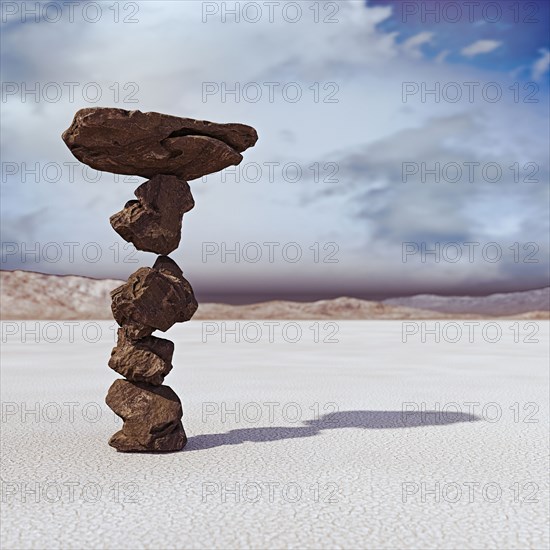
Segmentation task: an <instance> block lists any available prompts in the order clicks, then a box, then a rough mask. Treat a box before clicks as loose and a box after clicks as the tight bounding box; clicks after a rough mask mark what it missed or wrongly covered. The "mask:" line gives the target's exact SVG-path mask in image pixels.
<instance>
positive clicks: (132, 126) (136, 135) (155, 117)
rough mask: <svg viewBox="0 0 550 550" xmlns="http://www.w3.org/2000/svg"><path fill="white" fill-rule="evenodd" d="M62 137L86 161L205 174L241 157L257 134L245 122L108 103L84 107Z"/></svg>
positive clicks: (122, 168) (148, 172) (139, 172)
mask: <svg viewBox="0 0 550 550" xmlns="http://www.w3.org/2000/svg"><path fill="white" fill-rule="evenodd" d="M62 138H63V141H64V142H65V144H66V145H67V147H68V148H69V149H70V150H71V152H72V153H73V155H74V156H75V157H76V158H77V159H78V160H79V161H81V162H83V163H84V164H87V165H88V166H91V167H92V168H95V169H96V170H102V171H105V172H113V173H115V174H127V175H135V176H142V177H144V178H150V177H153V176H155V175H157V174H171V175H174V176H179V177H181V178H183V179H185V180H192V179H196V178H200V177H202V176H205V175H207V174H211V173H212V172H217V171H219V170H222V169H223V168H227V167H228V166H232V165H237V164H239V163H240V162H241V160H242V156H241V154H240V153H241V152H242V151H244V150H245V149H248V148H249V147H252V146H253V145H254V144H255V143H256V141H257V139H258V135H257V133H256V130H254V128H252V127H250V126H246V125H244V124H216V123H214V122H207V121H204V120H194V119H191V118H180V117H176V116H171V115H165V114H161V113H155V112H150V113H142V112H141V111H126V110H124V109H114V108H108V107H92V108H87V109H80V110H79V111H77V113H76V114H75V116H74V119H73V122H72V123H71V125H70V127H69V128H68V129H67V130H65V132H63V135H62Z"/></svg>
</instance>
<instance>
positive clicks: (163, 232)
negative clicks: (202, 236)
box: [110, 175, 195, 254]
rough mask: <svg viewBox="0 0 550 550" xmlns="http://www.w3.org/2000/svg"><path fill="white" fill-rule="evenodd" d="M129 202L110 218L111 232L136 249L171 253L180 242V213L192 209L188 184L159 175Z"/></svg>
mask: <svg viewBox="0 0 550 550" xmlns="http://www.w3.org/2000/svg"><path fill="white" fill-rule="evenodd" d="M134 194H135V196H136V197H137V198H138V200H137V201H129V202H127V203H126V205H125V207H124V209H123V210H121V211H120V212H117V213H116V214H113V215H112V216H111V218H110V221H111V225H112V226H113V229H114V230H115V231H116V232H117V233H118V234H119V235H120V236H121V237H122V238H123V239H124V240H126V241H128V242H130V243H133V244H134V246H135V247H136V248H137V249H138V250H144V251H146V252H154V253H155V254H170V252H172V251H174V250H176V248H177V247H178V245H179V243H180V239H181V221H182V217H183V214H184V213H185V212H188V211H189V210H191V209H192V208H193V206H195V201H194V200H193V196H192V195H191V190H190V189H189V185H188V184H187V182H186V181H185V180H182V179H180V178H177V177H176V176H165V175H158V176H154V177H153V178H151V179H150V180H149V181H146V182H145V183H143V184H141V185H140V186H139V187H138V188H137V189H136V190H135V193H134Z"/></svg>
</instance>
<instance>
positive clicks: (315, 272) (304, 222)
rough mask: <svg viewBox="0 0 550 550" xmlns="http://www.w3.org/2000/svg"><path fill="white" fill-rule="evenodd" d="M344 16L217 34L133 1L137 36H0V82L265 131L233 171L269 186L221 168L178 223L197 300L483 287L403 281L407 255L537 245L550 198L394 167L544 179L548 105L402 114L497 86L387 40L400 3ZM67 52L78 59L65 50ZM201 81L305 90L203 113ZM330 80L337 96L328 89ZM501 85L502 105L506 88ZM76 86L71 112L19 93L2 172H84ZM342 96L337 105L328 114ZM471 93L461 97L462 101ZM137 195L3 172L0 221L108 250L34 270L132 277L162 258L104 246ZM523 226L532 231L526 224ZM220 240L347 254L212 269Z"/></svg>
mask: <svg viewBox="0 0 550 550" xmlns="http://www.w3.org/2000/svg"><path fill="white" fill-rule="evenodd" d="M334 4H335V3H334V2H326V3H324V4H319V10H320V14H321V16H323V15H328V14H329V13H331V9H332V8H333V7H334ZM241 5H244V3H241ZM337 5H338V12H337V14H336V15H335V17H336V18H337V19H338V23H334V24H331V23H327V24H322V23H319V22H317V23H315V22H314V21H313V11H312V10H309V9H307V8H306V7H304V8H303V14H304V16H303V18H302V20H301V21H300V22H298V23H296V24H288V23H287V22H285V21H284V20H282V18H281V17H277V18H276V20H275V21H274V22H273V23H270V22H269V21H268V20H267V18H266V17H264V18H263V19H262V21H260V22H259V23H257V24H250V23H246V22H243V21H241V23H238V24H237V23H235V22H233V21H231V20H229V21H228V22H226V23H223V22H222V21H220V20H219V19H220V16H219V15H218V16H217V18H216V17H213V18H211V20H209V21H208V23H203V22H202V19H201V16H202V14H201V3H200V2H154V3H153V2H144V3H140V4H139V7H140V10H139V13H138V15H137V17H138V18H139V20H140V22H139V24H135V25H131V24H126V25H124V24H118V25H116V24H108V22H107V21H102V23H101V24H92V25H90V24H86V23H83V22H80V23H78V22H75V23H72V24H54V25H49V26H48V25H44V24H38V25H35V24H28V25H15V26H13V27H12V28H10V29H9V32H6V33H3V36H2V46H3V48H2V51H3V52H4V54H3V55H6V54H5V52H6V51H10V56H9V57H8V58H7V62H6V63H3V67H2V69H3V76H4V79H5V80H15V81H17V80H23V81H26V82H29V83H31V84H32V83H35V82H49V81H57V82H61V83H63V82H73V81H77V82H80V83H86V82H91V81H94V82H98V83H99V84H100V86H101V88H102V90H103V93H104V97H103V98H102V101H101V102H99V103H98V105H101V106H107V105H112V106H118V107H121V108H128V109H135V108H137V109H140V110H142V111H148V110H155V111H161V112H167V113H171V114H176V115H181V116H190V117H196V118H204V119H207V120H215V121H219V122H224V121H227V122H237V121H238V122H243V123H247V124H251V125H253V126H255V127H256V128H257V129H258V133H259V136H260V139H259V141H258V143H257V145H256V146H255V147H254V148H253V149H250V150H248V151H246V152H245V154H244V161H243V165H241V166H242V167H245V166H246V165H249V164H252V163H258V164H259V165H260V166H263V167H264V171H263V177H262V179H261V180H260V181H258V182H255V181H247V180H246V178H243V177H242V173H243V172H240V170H241V169H240V168H239V169H237V173H241V179H240V180H239V181H236V177H235V171H234V170H227V171H225V173H224V176H222V175H221V174H214V175H212V176H209V177H208V179H207V181H205V182H203V181H196V182H192V184H191V186H192V189H193V194H194V196H195V199H196V207H195V209H194V210H193V211H191V212H190V213H189V214H188V215H187V214H186V217H185V219H184V227H183V238H182V244H181V247H180V249H179V250H178V251H177V252H176V253H175V254H174V259H175V260H176V261H178V262H180V263H181V265H182V266H183V267H185V268H186V271H187V272H189V276H190V280H191V281H192V282H194V281H196V282H195V283H194V285H195V286H196V287H197V288H196V290H198V291H200V290H201V288H204V287H205V286H209V287H211V288H219V287H220V286H223V287H224V288H225V287H227V288H228V289H231V288H232V287H234V286H235V285H241V286H243V287H247V286H250V287H251V288H252V287H254V286H258V285H264V286H265V287H266V288H267V287H269V285H282V284H285V285H287V286H289V285H290V286H292V285H294V283H295V282H296V285H298V282H299V281H303V282H304V285H306V287H307V285H308V284H310V283H309V281H311V280H312V279H316V280H317V279H318V280H319V281H320V283H319V284H326V285H327V286H330V285H331V284H333V283H334V284H335V283H336V282H338V281H339V282H340V283H341V284H344V282H349V283H350V284H351V283H353V284H355V285H356V286H357V287H360V286H361V287H364V288H367V287H370V285H371V283H372V284H374V283H373V281H376V280H378V281H381V283H380V284H381V285H383V284H385V281H393V284H395V285H396V286H397V287H399V285H400V284H401V285H403V284H405V283H406V284H407V285H409V284H410V285H419V284H421V283H423V282H424V281H427V284H428V283H430V282H432V283H435V282H437V280H440V283H441V284H448V285H453V284H456V282H457V281H461V280H469V281H470V282H471V281H476V280H484V281H490V280H491V276H492V275H494V274H495V271H494V270H493V271H491V270H487V269H486V270H484V269H474V268H477V267H478V266H469V270H468V269H463V270H457V269H456V268H455V267H453V266H451V267H450V268H449V269H447V270H446V271H445V278H444V279H443V278H442V272H443V271H442V270H443V268H439V270H438V271H436V272H434V273H433V274H430V273H426V272H425V271H422V270H421V269H420V270H415V269H412V268H411V267H410V265H407V266H405V268H404V267H403V265H402V263H401V252H400V243H401V241H402V240H404V239H413V238H416V239H424V240H435V239H465V238H470V237H472V235H476V234H477V235H479V236H480V238H485V237H487V238H489V237H490V238H496V237H498V234H499V232H500V234H501V235H504V236H505V238H510V239H511V238H515V239H516V240H518V239H523V238H527V236H528V238H529V239H531V240H535V239H539V240H542V239H543V238H544V231H545V230H546V227H544V224H543V223H542V222H540V221H539V220H546V219H547V218H548V215H547V214H548V213H547V207H546V206H545V205H547V204H548V201H547V197H546V196H545V195H544V186H543V185H542V184H540V185H539V186H538V187H537V186H524V187H522V186H520V185H515V186H514V185H505V186H503V187H502V188H500V192H498V193H497V192H495V189H496V188H495V186H492V187H490V186H489V187H488V188H486V189H485V191H483V190H481V189H479V188H478V187H477V186H473V187H472V186H467V185H463V186H462V187H459V186H454V187H453V186H449V185H440V186H435V187H434V186H430V185H428V186H425V187H424V188H423V187H422V186H421V185H417V184H414V183H413V182H412V181H411V182H409V183H410V185H409V184H408V183H403V182H402V181H401V178H402V170H401V164H402V161H403V160H415V161H422V160H425V161H426V162H435V161H437V160H439V161H440V162H451V161H458V162H463V161H465V160H466V161H467V160H476V159H477V160H479V161H480V162H487V161H489V160H494V159H497V160H498V161H499V162H502V163H506V164H505V165H506V166H509V165H511V164H512V163H513V162H515V161H517V162H520V163H521V166H523V165H524V164H525V163H527V162H530V161H535V162H538V163H539V164H541V170H540V174H539V176H538V177H539V179H540V180H541V181H544V178H547V167H546V165H545V164H544V162H545V161H544V159H545V158H546V151H545V147H546V146H547V143H545V140H541V139H540V135H545V134H544V133H543V132H544V131H545V128H544V121H545V120H547V107H546V103H545V102H544V101H541V102H540V103H538V104H529V105H526V104H523V103H519V104H515V103H514V104H512V103H510V104H506V105H505V104H504V99H503V101H502V102H501V103H499V104H496V105H492V104H485V103H483V102H482V103H481V104H480V101H481V99H480V98H479V97H480V96H479V95H478V96H477V99H476V103H474V104H470V103H469V102H468V101H467V99H464V101H462V102H459V103H457V104H451V103H448V102H445V101H440V102H437V103H434V102H433V101H432V96H430V97H428V100H427V101H423V100H422V93H421V92H418V93H417V94H416V95H414V96H411V97H409V98H408V100H407V101H404V100H403V97H402V94H403V92H402V85H403V83H404V82H405V81H413V82H416V83H418V85H419V87H420V85H421V84H422V83H425V84H426V85H427V87H428V88H429V89H433V82H435V81H441V82H451V81H456V82H468V81H476V82H489V81H492V80H494V79H495V78H494V73H490V72H488V71H484V70H483V69H479V68H475V67H472V66H469V65H462V64H451V63H448V61H447V60H446V59H445V58H444V57H443V56H440V57H439V58H438V59H437V60H436V61H435V62H434V60H431V59H427V58H426V56H423V55H422V47H423V46H424V45H428V44H430V43H431V42H432V41H434V35H433V34H432V33H429V32H420V33H418V34H416V35H414V36H412V37H411V38H409V39H408V40H405V41H404V42H400V41H399V39H398V38H399V37H398V34H397V33H396V32H394V31H391V32H385V31H383V30H381V28H380V23H383V22H385V21H386V20H387V19H388V17H390V15H391V7H380V6H376V7H370V6H368V5H367V6H365V2H364V1H362V0H361V1H356V2H338V4H337ZM325 6H326V7H327V8H329V9H326V10H325V9H324V8H325ZM106 13H111V12H110V11H108V10H106ZM182 29H184V32H183V31H182ZM159 33H160V34H161V36H162V40H161V39H159ZM44 43H50V44H53V45H54V46H56V45H57V47H56V55H55V59H53V58H52V57H51V54H50V53H49V50H47V49H45V48H43V47H42V46H43V44H44ZM67 43H70V44H71V47H70V48H66V47H63V45H66V44H67ZM113 44H115V45H116V47H113ZM251 44H254V47H253V48H251V47H250V45H251ZM446 45H447V46H448V44H446ZM443 53H444V52H443ZM4 59H6V58H3V60H4ZM121 67H123V68H124V70H123V71H122V72H121ZM127 81H135V82H136V83H137V84H138V85H139V92H138V94H137V97H138V99H139V103H138V104H124V103H118V104H116V105H114V104H113V95H112V94H113V92H112V89H111V87H112V86H113V83H115V82H118V83H119V84H120V86H121V87H122V86H123V85H124V83H125V82H127ZM205 81H214V82H218V83H219V82H225V83H227V86H228V87H229V88H232V87H234V84H235V82H239V83H241V85H242V84H245V83H247V82H255V83H258V84H260V86H261V87H262V88H263V90H264V92H265V91H266V88H265V86H263V83H264V82H278V83H281V86H280V87H279V89H281V87H282V84H284V83H285V82H295V83H297V84H298V85H299V86H300V87H301V90H302V93H303V99H302V100H301V101H300V102H298V103H290V102H284V101H281V96H280V94H279V95H278V96H277V97H276V99H275V101H274V102H269V101H266V100H265V96H264V98H263V99H262V100H261V101H259V102H257V103H251V102H247V101H245V100H243V99H242V98H240V101H235V100H234V99H233V98H229V99H228V100H226V101H222V100H221V97H220V95H217V96H214V97H212V98H209V99H208V101H204V100H203V97H202V96H201V92H202V84H203V83H204V82H205ZM315 83H317V85H313V86H312V84H315ZM326 83H332V84H331V85H330V86H329V87H328V88H324V87H323V86H324V85H325V84H326ZM501 84H502V88H503V90H505V92H504V94H505V95H506V90H507V87H508V85H509V83H508V82H505V81H503V82H501ZM334 85H336V86H337V89H336V88H335V87H334ZM81 89H82V86H80V87H79V88H78V87H77V97H76V100H75V101H72V102H69V101H67V100H66V99H67V98H66V96H64V98H63V99H62V100H61V101H59V102H55V103H48V102H44V101H42V102H40V103H36V102H34V101H33V100H32V98H31V99H30V100H29V99H27V101H26V102H23V101H18V100H17V98H15V97H13V98H10V100H9V102H7V103H6V104H5V105H3V108H2V115H3V117H2V118H3V120H2V123H3V133H2V134H3V135H2V139H3V143H2V153H3V154H2V157H3V160H5V161H15V162H19V163H20V162H26V163H27V165H28V166H34V163H35V162H37V161H39V162H41V163H46V162H56V163H58V164H62V163H64V162H75V159H74V158H73V157H72V155H71V154H70V152H69V151H68V149H67V148H66V147H65V145H64V144H63V142H62V141H61V139H60V135H61V132H62V131H63V130H64V129H65V128H67V126H68V125H69V124H70V121H71V119H72V117H73V114H74V112H75V111H76V110H77V109H79V108H81V107H89V106H91V105H90V104H89V103H86V102H84V101H83V100H82V94H81V93H79V91H81ZM335 90H336V94H335V96H334V97H335V99H336V101H335V102H332V103H330V102H327V101H324V100H325V99H326V98H327V97H328V96H329V94H331V93H332V92H334V91H335ZM313 93H316V94H317V96H318V97H317V100H316V101H313V100H312V98H313V95H312V94H313ZM463 93H464V98H466V97H467V92H466V90H463ZM509 97H512V94H509ZM405 103H406V104H405ZM480 108H481V109H482V110H487V112H488V114H487V117H488V121H487V120H485V121H483V120H482V121H480V120H479V119H478V117H477V110H478V109H480ZM30 128H32V131H30V130H29V129H30ZM511 129H512V130H511ZM268 162H271V163H272V162H277V163H279V166H280V167H282V166H284V165H285V164H287V163H299V164H300V165H301V167H302V170H303V174H304V176H303V178H302V179H301V180H300V181H298V182H295V183H292V182H289V181H288V180H285V178H284V177H283V175H282V169H281V168H278V169H276V170H275V178H274V180H272V181H268V177H267V173H268V170H267V169H265V164H264V163H268ZM331 162H332V163H333V164H334V163H336V164H337V165H338V166H339V171H338V173H337V174H335V177H336V178H337V179H338V183H337V184H334V183H331V180H330V179H329V178H330V177H331V172H330V170H328V169H325V168H324V165H325V163H331ZM315 163H317V166H318V168H317V170H318V171H319V172H320V178H319V181H317V182H313V181H312V179H311V177H310V179H308V178H307V177H308V176H312V174H313V171H312V169H311V167H312V166H314V165H315ZM508 172H509V174H511V172H510V171H508ZM251 174H254V171H252V172H251ZM509 174H508V175H509ZM522 175H524V174H522ZM222 177H223V178H224V179H222ZM138 184H139V182H125V181H119V182H115V181H114V179H113V176H112V175H109V174H106V173H105V174H103V175H102V177H101V180H100V181H98V182H97V183H93V182H90V181H87V180H85V179H84V177H83V171H82V167H81V166H80V165H79V166H78V167H77V168H76V171H75V179H74V181H72V182H71V181H68V171H64V172H63V174H62V178H61V180H60V181H59V182H54V183H49V182H47V181H44V180H42V181H40V182H38V183H35V182H34V181H33V178H32V177H29V178H28V179H27V181H26V182H22V181H21V178H20V176H14V177H9V178H8V181H6V182H2V211H3V213H4V214H7V216H6V215H5V216H4V219H3V226H5V227H9V226H11V227H12V228H13V231H12V232H11V233H9V236H10V239H12V240H18V239H20V240H35V239H36V240H40V241H42V242H44V243H47V242H50V241H57V242H61V243H63V242H64V241H67V240H71V241H79V242H80V243H82V246H81V247H80V248H82V247H83V245H84V244H85V243H88V242H98V243H100V244H101V246H102V249H103V251H104V255H103V257H102V259H101V261H100V262H98V263H82V262H80V263H79V262H75V263H73V264H70V263H68V262H66V263H62V262H59V263H56V264H49V265H44V266H35V265H32V266H29V268H32V269H37V270H44V271H46V270H48V269H49V270H51V271H52V272H57V273H80V274H83V275H91V276H108V277H120V278H124V277H127V276H128V275H129V274H130V273H131V272H132V271H134V270H135V269H136V268H137V266H139V265H150V264H151V263H152V258H151V255H150V254H145V253H144V254H140V255H138V258H139V263H138V264H137V265H136V264H130V263H124V262H123V261H119V262H118V263H115V262H114V261H113V255H114V251H113V249H112V247H113V246H114V245H115V244H116V245H119V246H121V247H122V246H124V242H123V241H121V239H120V238H119V237H118V236H117V235H116V234H115V233H114V232H113V231H112V228H111V227H110V225H109V221H108V218H109V216H110V215H111V214H113V213H114V212H116V211H118V210H120V208H121V207H122V205H123V204H124V203H125V202H126V201H127V200H128V199H130V198H132V193H133V190H134V189H135V187H137V185H138ZM306 189H308V190H309V191H308V193H305V190H306ZM502 190H505V191H506V192H504V193H503V192H502ZM306 195H307V196H306ZM312 197H316V200H312ZM517 205H521V206H520V207H519V208H517ZM38 213H39V214H40V216H38V215H37V214H38ZM527 217H529V218H530V219H531V220H538V223H532V224H530V225H529V224H528V223H527V221H526V219H527ZM32 220H38V223H34V224H33V223H32ZM521 227H523V228H524V229H525V228H528V231H527V232H526V233H525V234H521V232H520V231H519V229H517V228H521ZM491 231H493V232H492V233H491ZM495 231H496V233H495ZM495 234H496V237H495ZM541 235H542V237H541ZM220 241H225V242H227V245H228V247H231V246H233V245H234V243H235V242H240V243H241V244H243V243H247V242H249V241H256V242H259V243H262V242H268V241H269V242H271V241H278V242H281V243H285V242H292V241H299V242H300V244H301V245H302V247H303V250H304V254H305V255H307V254H309V253H310V252H309V247H310V246H311V245H312V243H315V242H318V243H323V242H327V241H335V242H338V244H339V246H340V251H339V258H340V263H339V264H327V265H323V264H320V263H317V264H313V263H312V262H310V263H300V264H297V265H294V264H285V263H281V262H275V263H267V264H266V263H265V262H259V263H257V264H251V263H247V262H241V263H238V264H235V263H232V262H231V261H230V262H228V263H226V264H220V263H219V262H218V263H217V264H216V263H215V262H214V263H205V262H203V260H202V257H201V252H202V250H201V248H202V245H203V243H204V242H218V243H219V242H220ZM541 250H542V248H541ZM541 257H542V252H541ZM350 266H351V267H350ZM3 267H5V266H3ZM432 267H433V266H432ZM447 267H448V266H447ZM466 267H468V266H466ZM524 267H526V268H529V267H530V266H529V265H527V266H524ZM428 271H429V270H428ZM367 274H368V276H367ZM495 276H496V275H495ZM505 276H506V275H504V277H505ZM499 277H500V275H499ZM350 288H351V287H350Z"/></svg>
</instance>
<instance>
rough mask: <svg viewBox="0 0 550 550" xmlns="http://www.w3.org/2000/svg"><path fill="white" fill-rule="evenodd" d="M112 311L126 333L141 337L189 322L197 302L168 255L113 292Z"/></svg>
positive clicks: (136, 274)
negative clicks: (175, 324) (176, 324)
mask: <svg viewBox="0 0 550 550" xmlns="http://www.w3.org/2000/svg"><path fill="white" fill-rule="evenodd" d="M111 298H112V302H111V310H112V312H113V317H114V318H115V320H116V322H117V323H118V324H119V325H120V326H121V327H122V328H123V329H124V331H125V332H126V336H127V337H128V338H130V339H132V340H138V339H140V338H143V337H145V336H150V335H151V334H152V333H153V332H154V331H155V330H161V331H163V332H165V331H167V330H168V329H169V328H170V327H171V326H172V325H173V324H174V323H181V322H184V321H189V319H191V317H193V314H194V313H195V311H196V310H197V307H198V304H197V301H196V299H195V296H194V294H193V289H192V288H191V285H190V284H189V282H188V281H187V280H186V279H185V278H184V277H183V273H182V271H181V269H180V268H179V267H178V265H177V264H176V262H174V260H172V259H170V258H168V256H159V257H158V258H157V261H156V262H155V264H154V265H153V267H152V268H151V267H142V268H140V269H138V270H137V271H136V272H135V273H133V274H132V275H130V277H129V278H128V281H127V282H126V283H124V284H123V285H122V286H119V287H118V288H115V289H114V290H113V291H112V292H111Z"/></svg>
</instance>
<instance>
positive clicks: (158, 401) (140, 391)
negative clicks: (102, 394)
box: [105, 380, 187, 453]
mask: <svg viewBox="0 0 550 550" xmlns="http://www.w3.org/2000/svg"><path fill="white" fill-rule="evenodd" d="M105 402H106V403H107V405H108V406H109V407H110V408H111V409H112V410H113V411H114V413H115V414H117V415H118V416H120V417H121V418H122V420H123V421H124V425H123V426H122V430H120V431H118V432H117V433H115V434H114V435H113V436H112V437H111V439H110V440H109V445H111V447H114V448H115V449H116V450H117V451H121V452H127V453H128V452H147V451H150V452H162V451H179V450H181V449H183V447H184V446H185V444H186V443H187V437H186V435H185V431H184V429H183V426H182V424H181V417H182V407H181V402H180V400H179V398H178V396H177V395H176V394H175V392H174V391H173V390H172V388H170V387H168V386H150V385H148V384H142V383H139V382H128V381H127V380H115V381H114V383H113V385H112V386H111V387H110V388H109V392H108V393H107V397H106V398H105Z"/></svg>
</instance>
